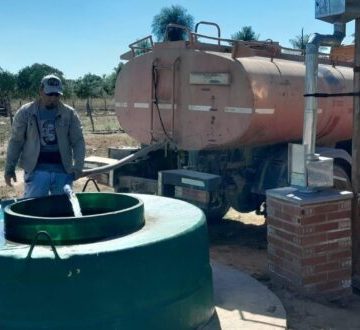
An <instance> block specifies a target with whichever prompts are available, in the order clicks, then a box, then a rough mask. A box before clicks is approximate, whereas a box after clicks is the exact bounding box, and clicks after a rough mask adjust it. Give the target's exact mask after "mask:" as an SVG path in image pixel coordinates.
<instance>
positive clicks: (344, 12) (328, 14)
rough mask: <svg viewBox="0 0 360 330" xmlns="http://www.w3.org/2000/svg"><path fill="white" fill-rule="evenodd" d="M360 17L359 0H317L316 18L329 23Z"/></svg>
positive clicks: (343, 21)
mask: <svg viewBox="0 0 360 330" xmlns="http://www.w3.org/2000/svg"><path fill="white" fill-rule="evenodd" d="M358 17H360V1H359V0H315V18H317V19H319V20H322V21H325V22H328V23H347V22H349V21H352V20H353V19H355V18H358Z"/></svg>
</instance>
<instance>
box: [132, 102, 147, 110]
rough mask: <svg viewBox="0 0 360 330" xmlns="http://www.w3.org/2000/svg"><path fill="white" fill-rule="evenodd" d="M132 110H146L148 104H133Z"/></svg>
mask: <svg viewBox="0 0 360 330" xmlns="http://www.w3.org/2000/svg"><path fill="white" fill-rule="evenodd" d="M134 108H140V109H148V108H149V103H140V102H139V103H134Z"/></svg>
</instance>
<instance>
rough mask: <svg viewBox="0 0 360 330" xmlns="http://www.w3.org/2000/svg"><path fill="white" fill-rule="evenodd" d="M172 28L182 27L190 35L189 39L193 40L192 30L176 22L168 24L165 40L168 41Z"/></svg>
mask: <svg viewBox="0 0 360 330" xmlns="http://www.w3.org/2000/svg"><path fill="white" fill-rule="evenodd" d="M170 28H178V29H181V30H184V31H185V32H186V33H187V35H188V38H189V41H190V42H191V41H192V40H191V32H190V30H189V29H188V28H187V27H186V26H184V25H179V24H175V23H170V24H168V25H167V26H166V30H165V41H168V40H169V39H168V38H169V35H168V34H169V29H170Z"/></svg>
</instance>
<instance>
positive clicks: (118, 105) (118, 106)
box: [115, 102, 128, 108]
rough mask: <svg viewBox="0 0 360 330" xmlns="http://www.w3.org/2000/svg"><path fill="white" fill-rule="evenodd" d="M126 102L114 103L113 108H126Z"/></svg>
mask: <svg viewBox="0 0 360 330" xmlns="http://www.w3.org/2000/svg"><path fill="white" fill-rule="evenodd" d="M127 106H128V104H127V102H115V108H127Z"/></svg>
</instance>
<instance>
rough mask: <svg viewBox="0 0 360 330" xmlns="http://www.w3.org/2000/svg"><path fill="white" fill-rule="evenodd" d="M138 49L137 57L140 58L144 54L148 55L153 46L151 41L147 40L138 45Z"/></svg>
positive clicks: (136, 51)
mask: <svg viewBox="0 0 360 330" xmlns="http://www.w3.org/2000/svg"><path fill="white" fill-rule="evenodd" d="M136 47H137V48H136V49H135V55H136V56H139V55H142V54H145V53H147V52H148V51H149V50H151V44H150V41H149V40H148V39H145V40H141V41H139V42H138V43H137V44H136Z"/></svg>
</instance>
